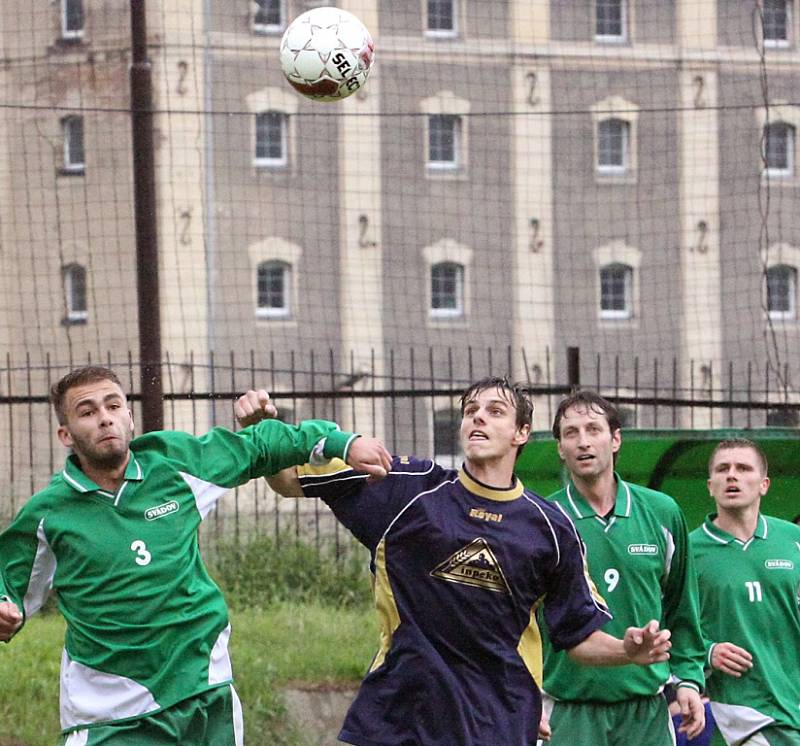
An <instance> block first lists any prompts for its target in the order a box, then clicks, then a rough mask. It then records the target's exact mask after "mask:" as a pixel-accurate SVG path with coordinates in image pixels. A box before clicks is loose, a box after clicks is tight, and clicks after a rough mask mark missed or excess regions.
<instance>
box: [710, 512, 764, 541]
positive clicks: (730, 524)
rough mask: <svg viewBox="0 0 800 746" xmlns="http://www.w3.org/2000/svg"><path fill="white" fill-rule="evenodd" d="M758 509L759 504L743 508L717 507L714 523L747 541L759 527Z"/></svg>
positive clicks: (726, 531) (728, 532)
mask: <svg viewBox="0 0 800 746" xmlns="http://www.w3.org/2000/svg"><path fill="white" fill-rule="evenodd" d="M758 510H759V506H758V504H756V505H749V506H748V507H746V508H742V509H741V510H725V509H724V508H723V509H720V508H719V507H717V517H716V518H715V519H714V525H715V526H717V527H719V528H721V529H722V530H723V531H724V532H725V533H727V534H730V535H731V536H735V537H736V538H737V539H739V540H741V541H747V540H748V539H750V538H751V537H752V536H753V534H755V532H756V528H757V527H758Z"/></svg>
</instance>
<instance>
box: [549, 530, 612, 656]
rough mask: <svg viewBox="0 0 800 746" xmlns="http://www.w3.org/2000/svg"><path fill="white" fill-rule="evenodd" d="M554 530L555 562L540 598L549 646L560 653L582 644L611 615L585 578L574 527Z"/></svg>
mask: <svg viewBox="0 0 800 746" xmlns="http://www.w3.org/2000/svg"><path fill="white" fill-rule="evenodd" d="M564 521H569V519H566V518H565V519H564ZM554 528H555V531H554V534H555V539H556V541H557V543H558V547H557V558H558V559H557V563H556V564H555V566H554V568H553V570H552V572H551V574H550V578H549V588H548V590H547V595H546V596H545V599H544V619H545V621H546V622H547V629H548V632H549V634H550V640H551V642H552V643H553V647H554V648H555V649H556V650H564V649H569V648H573V647H575V646H576V645H578V644H579V643H581V642H583V641H584V640H585V639H586V638H587V637H588V636H589V635H590V634H592V632H594V631H595V630H598V629H599V628H600V627H602V626H603V625H604V624H605V623H606V622H607V621H609V620H610V619H611V613H610V612H609V610H608V607H607V606H606V604H605V601H603V598H602V596H600V594H599V593H598V591H597V588H596V587H595V585H594V583H593V582H592V579H591V577H590V576H589V571H588V569H587V566H586V554H585V550H584V547H583V543H582V542H581V540H580V538H579V537H578V534H577V533H576V531H575V528H574V526H572V525H571V522H569V524H568V525H565V524H564V522H563V521H562V522H561V523H560V525H558V524H557V525H555V527H554Z"/></svg>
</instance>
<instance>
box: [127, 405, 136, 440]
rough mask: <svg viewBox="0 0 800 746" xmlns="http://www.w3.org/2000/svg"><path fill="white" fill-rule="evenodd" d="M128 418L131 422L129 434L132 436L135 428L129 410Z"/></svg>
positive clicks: (131, 413)
mask: <svg viewBox="0 0 800 746" xmlns="http://www.w3.org/2000/svg"><path fill="white" fill-rule="evenodd" d="M128 418H129V419H130V421H131V434H133V433H134V432H135V430H136V428H135V426H134V422H133V412H132V411H131V410H130V409H129V410H128Z"/></svg>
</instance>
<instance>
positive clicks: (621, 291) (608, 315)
mask: <svg viewBox="0 0 800 746" xmlns="http://www.w3.org/2000/svg"><path fill="white" fill-rule="evenodd" d="M632 315H633V268H632V267H629V266H628V265H627V264H608V265H606V266H605V267H601V268H600V318H601V319H629V318H631V316H632Z"/></svg>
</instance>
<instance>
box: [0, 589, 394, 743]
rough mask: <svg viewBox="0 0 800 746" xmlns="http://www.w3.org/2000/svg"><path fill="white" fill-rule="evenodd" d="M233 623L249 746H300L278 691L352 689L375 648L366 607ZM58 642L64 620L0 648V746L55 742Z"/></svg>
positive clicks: (284, 607) (256, 615)
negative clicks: (289, 688)
mask: <svg viewBox="0 0 800 746" xmlns="http://www.w3.org/2000/svg"><path fill="white" fill-rule="evenodd" d="M231 620H232V624H233V636H232V638H231V656H232V658H233V669H234V674H235V677H236V688H237V691H238V692H239V695H240V697H241V699H242V704H243V706H244V715H245V725H246V736H247V739H248V741H249V742H250V743H269V744H274V745H275V746H299V745H300V744H302V743H303V737H302V734H300V733H298V732H297V731H296V730H295V729H294V728H293V727H292V726H291V724H290V723H289V722H288V721H287V718H286V711H285V707H284V703H283V699H282V696H281V689H282V688H283V687H285V686H313V687H317V686H331V687H333V686H339V685H345V684H346V685H352V684H355V683H356V682H358V681H359V680H360V679H361V677H362V675H363V673H364V672H365V670H366V668H367V667H368V665H369V662H370V660H371V658H372V655H373V654H374V652H375V650H376V648H377V642H378V632H377V622H376V619H375V613H374V612H373V611H372V610H371V609H369V608H365V607H363V606H359V607H354V608H343V607H335V606H329V605H322V604H320V603H313V602H312V603H308V604H299V603H290V602H277V603H275V604H273V605H271V606H269V607H267V608H265V609H261V610H256V609H243V610H239V611H233V612H232V613H231ZM63 636H64V622H63V620H62V619H61V617H60V616H59V615H57V614H47V615H42V616H37V617H34V618H33V619H31V621H30V622H29V623H28V624H27V625H26V627H25V629H24V630H23V631H22V632H21V633H20V635H19V636H18V637H17V638H15V639H14V640H13V641H12V642H11V644H9V645H0V681H2V682H3V684H2V696H0V746H53V745H54V744H55V743H56V742H57V738H58V732H59V725H58V670H59V665H60V661H61V647H62V643H63Z"/></svg>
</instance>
